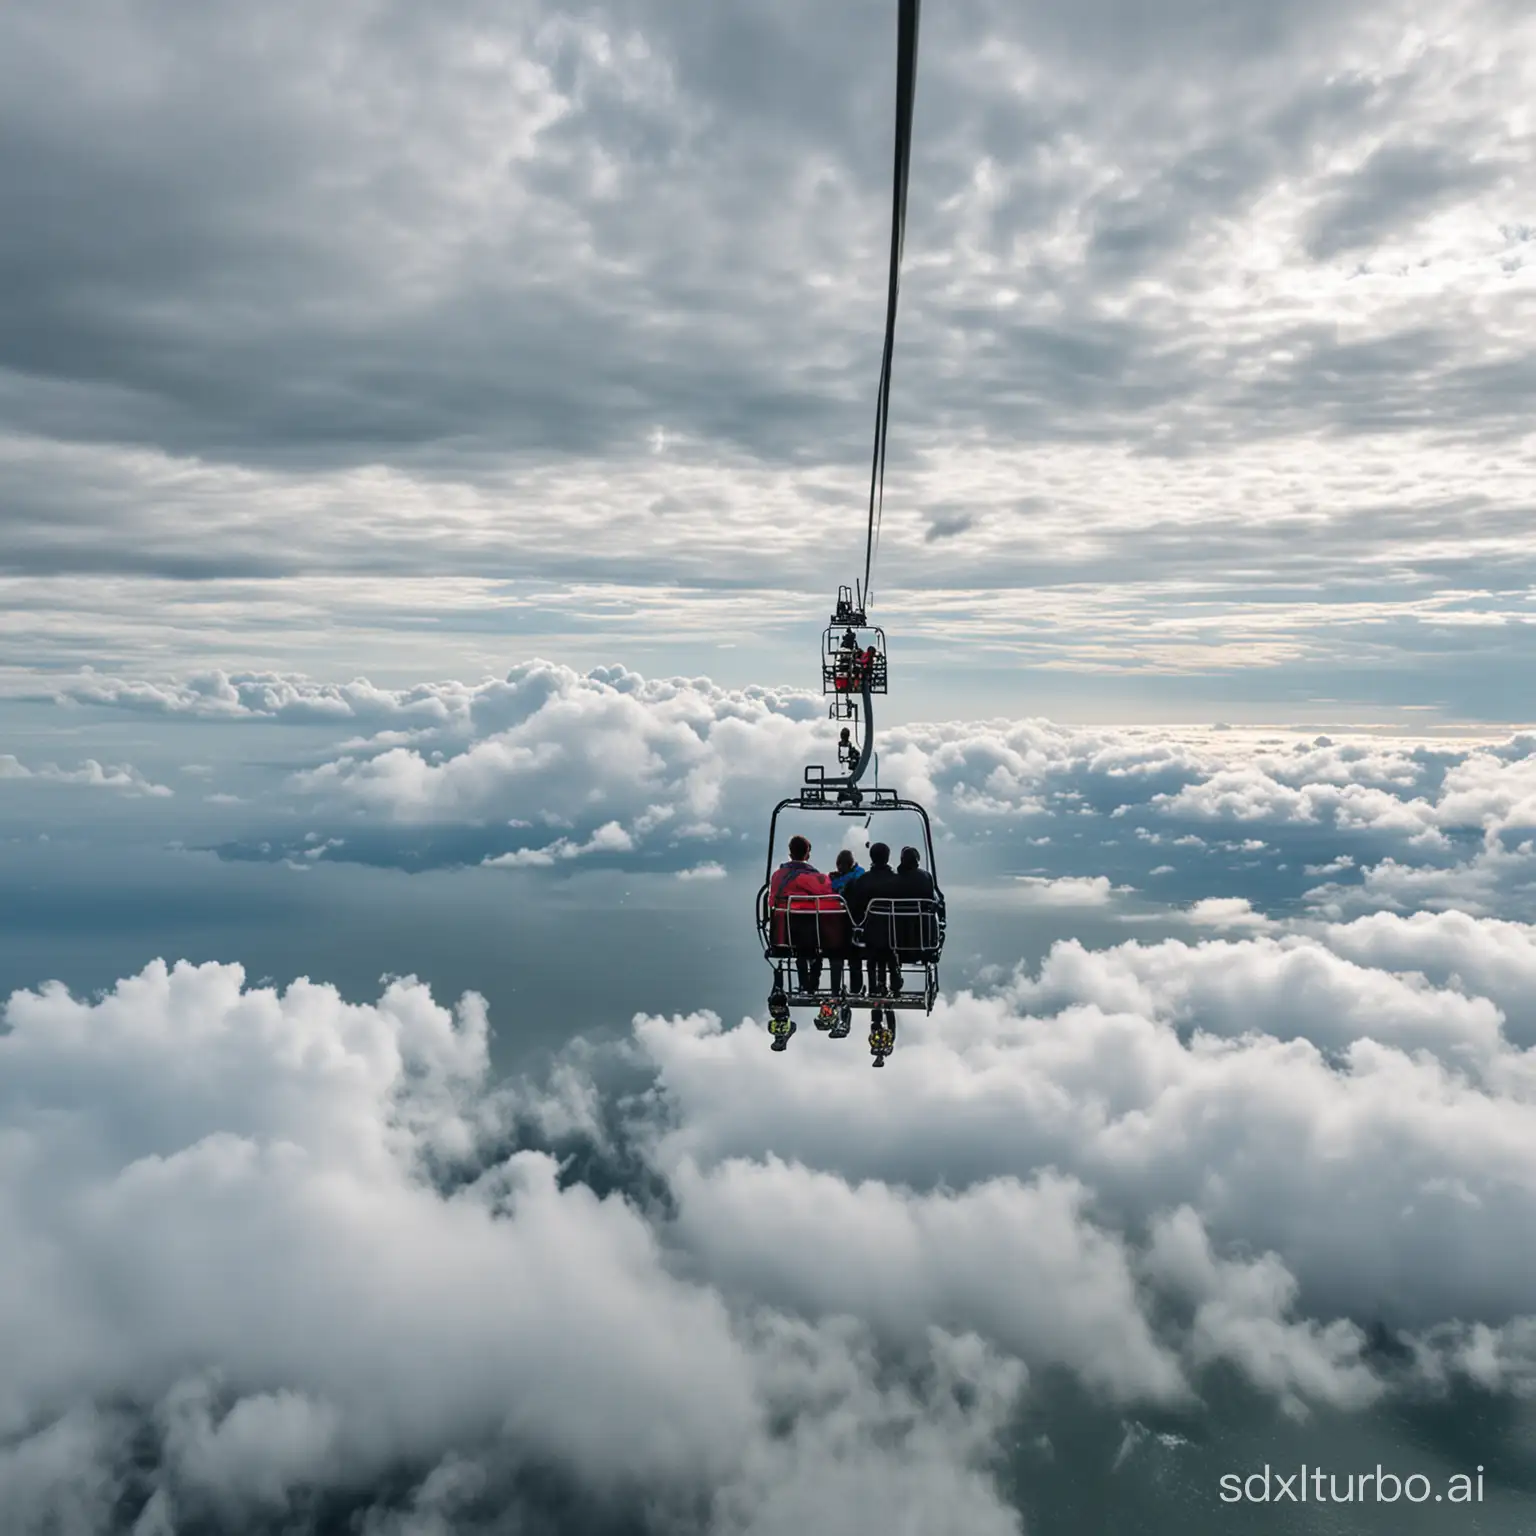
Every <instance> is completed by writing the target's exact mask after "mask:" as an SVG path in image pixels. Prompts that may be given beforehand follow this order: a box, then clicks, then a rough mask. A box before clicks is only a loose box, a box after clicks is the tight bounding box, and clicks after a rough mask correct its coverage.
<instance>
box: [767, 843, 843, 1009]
mask: <svg viewBox="0 0 1536 1536" xmlns="http://www.w3.org/2000/svg"><path fill="white" fill-rule="evenodd" d="M810 857H811V842H810V839H809V838H807V837H801V836H800V835H799V834H798V833H797V834H796V835H795V836H794V837H792V838H790V840H789V858H788V860H787V861H786V862H785V863H783V864H781V865H779V867H778V868H777V869H776V870H775V871H774V872H773V881H772V883H771V885H770V886H769V899H770V901H771V903H772V906H773V939H774V942H775V943H776V944H788V945H789V946H790V947H791V948H792V949H793V950H794V952H795V969H796V970H797V971H798V972H799V978H800V990H801V991H802V992H814V991H816V990H817V988H818V987H820V986H821V957H822V956H823V955H824V954H827V953H837V952H841V951H842V950H843V949H845V948H846V947H847V944H848V933H847V927H848V925H847V921H846V919H845V918H844V915H843V904H842V902H841V901H840V900H838V898H837V896H836V894H835V893H834V892H833V890H832V882H831V881H830V880H829V879H828V878H827V877H826V876H825V875H824V874H822V872H821V871H820V870H819V869H817V868H816V867H815V866H814V865H813V864H812V863H811V862H810ZM792 901H793V910H791V902H792Z"/></svg>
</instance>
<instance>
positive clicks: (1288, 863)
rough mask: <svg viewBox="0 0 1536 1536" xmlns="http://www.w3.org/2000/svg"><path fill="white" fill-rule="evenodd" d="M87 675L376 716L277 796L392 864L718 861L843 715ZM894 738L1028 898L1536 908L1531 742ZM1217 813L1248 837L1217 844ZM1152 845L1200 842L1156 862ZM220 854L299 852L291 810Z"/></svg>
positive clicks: (1214, 734) (1248, 910)
mask: <svg viewBox="0 0 1536 1536" xmlns="http://www.w3.org/2000/svg"><path fill="white" fill-rule="evenodd" d="M82 686H83V687H84V688H85V692H84V693H82V694H81V697H82V698H84V697H89V698H90V699H92V700H93V701H94V702H96V703H97V704H98V705H121V706H123V707H126V708H128V709H131V710H135V711H137V710H145V709H148V710H153V711H154V712H156V713H173V714H190V715H192V716H194V717H196V718H202V719H228V720H231V721H233V720H244V721H248V722H251V723H253V724H259V723H262V722H266V723H270V724H273V725H280V724H283V723H284V722H307V723H315V722H317V721H320V720H328V721H331V722H333V723H334V724H335V725H336V726H337V727H348V726H350V727H354V728H356V727H362V728H363V729H364V731H365V732H366V734H360V735H354V736H352V737H351V738H350V739H349V740H347V741H346V742H345V743H343V744H342V745H341V748H340V751H339V755H338V753H337V751H336V749H332V750H331V751H326V750H325V749H323V748H322V749H320V750H319V752H318V756H319V757H320V759H321V760H320V761H319V762H318V763H316V764H315V765H314V766H310V767H307V768H303V769H301V770H300V771H299V772H298V773H296V774H295V775H293V776H292V777H291V778H290V780H289V781H288V784H287V786H286V789H284V790H282V791H281V792H280V794H279V795H278V796H276V797H275V798H276V799H278V800H281V799H291V798H292V797H293V796H295V795H297V797H298V798H299V800H300V802H301V804H302V806H303V811H304V815H305V818H306V820H307V821H309V822H310V823H311V824H312V825H320V826H321V827H322V828H323V830H324V832H325V833H326V835H328V836H329V837H331V838H332V839H334V840H335V842H334V846H333V851H332V855H331V856H333V857H340V858H344V859H349V860H362V861H364V862H370V863H379V864H385V865H394V866H399V867H405V868H429V867H434V866H438V865H442V864H445V863H446V864H457V863H482V862H491V863H499V864H500V865H502V866H506V867H520V868H529V869H534V868H542V869H556V868H563V867H567V866H569V865H571V864H572V863H573V861H576V860H579V859H582V858H592V857H600V858H602V859H604V860H607V861H610V862H618V863H620V864H624V865H626V867H632V868H636V869H640V868H656V867H661V868H665V869H672V870H674V871H676V870H686V869H690V868H693V867H695V866H697V865H698V864H699V863H700V862H701V860H700V857H699V855H700V854H701V853H702V852H703V851H704V850H706V849H707V850H708V853H709V862H712V863H715V864H718V865H719V866H720V867H721V868H723V869H726V870H728V871H729V870H731V869H734V868H737V867H739V866H740V864H741V861H742V859H743V858H744V857H745V855H746V852H747V851H749V850H750V848H753V847H756V846H757V842H758V839H759V837H760V836H761V833H762V823H763V819H764V810H765V807H767V806H769V805H771V804H772V803H774V802H775V801H776V800H777V799H778V798H780V797H781V796H782V795H783V794H784V792H785V790H786V788H788V787H789V786H791V785H793V784H795V783H797V782H798V781H799V779H800V776H801V772H802V769H803V767H804V765H805V764H806V763H808V762H815V761H821V762H822V763H823V764H825V765H827V766H829V767H833V768H834V771H835V753H834V751H833V747H834V740H833V736H832V730H833V727H832V726H831V725H830V724H829V723H828V722H827V721H826V719H825V715H824V708H823V703H822V701H821V700H820V699H819V698H817V697H816V696H814V695H811V694H808V693H804V692H799V691H795V690H790V689H764V688H757V687H747V688H731V687H727V686H723V685H721V684H719V683H716V682H712V681H710V680H709V679H707V678H699V677H694V678H688V677H672V678H654V677H644V676H642V675H640V674H638V673H635V672H633V671H630V670H629V669H626V668H623V667H618V666H604V667H597V668H593V669H591V670H590V671H589V672H587V673H585V674H583V673H581V672H578V671H576V670H574V669H572V668H567V667H562V666H558V665H555V664H553V663H550V662H546V661H530V662H525V663H522V664H520V665H518V666H517V667H515V668H513V669H511V670H510V671H509V672H508V673H507V674H506V676H505V677H503V678H499V679H487V680H485V681H482V682H479V683H475V684H468V683H460V682H456V681H451V680H450V681H445V682H440V683H432V684H418V685H414V686H411V687H405V688H389V687H384V686H381V685H377V684H374V683H372V682H370V681H368V680H367V679H357V680H355V681H354V682H353V683H351V684H348V685H346V686H345V687H340V686H335V685H329V684H324V683H319V682H316V681H314V680H312V679H309V678H306V677H303V676H297V675H286V674H262V675H260V676H258V675H255V674H252V675H251V676H249V677H247V678H245V679H243V680H239V679H235V678H233V677H227V676H212V677H209V678H203V679H200V680H199V679H193V680H190V681H180V680H175V679H172V680H168V681H162V682H153V683H151V682H135V681H132V680H124V679H117V680H110V681H103V680H101V679H97V680H95V681H90V680H87V683H86V684H84V685H82ZM73 687H74V685H68V687H66V688H65V689H63V690H61V693H60V696H61V697H68V698H73V697H75V695H74V693H73V692H72V691H71V690H72V689H73ZM879 743H880V754H879V762H878V765H877V772H878V774H879V779H880V782H881V783H883V784H885V785H888V786H890V787H893V788H897V789H899V790H900V791H901V792H902V793H904V794H906V795H908V796H911V797H913V798H916V799H917V800H919V801H920V802H922V803H923V804H924V805H926V806H927V807H928V809H929V811H930V813H931V814H932V816H933V817H934V825H935V828H936V830H937V833H938V835H939V837H940V841H941V845H942V846H941V849H940V859H941V862H946V861H947V867H949V868H950V869H951V871H952V872H955V871H958V872H962V873H963V872H965V871H967V870H972V871H973V872H974V869H973V866H974V867H985V869H986V870H987V871H988V872H989V874H993V875H1002V874H1003V872H1004V871H1006V872H1007V875H1008V878H1009V879H1010V881H1011V883H1012V887H1013V889H1014V891H1015V893H1016V896H1017V898H1018V899H1020V900H1023V901H1034V902H1037V903H1038V902H1040V901H1042V900H1045V901H1051V902H1055V903H1056V904H1058V905H1059V904H1061V903H1062V902H1065V901H1068V900H1070V901H1071V902H1073V903H1077V904H1083V903H1091V904H1096V905H1098V904H1103V903H1104V902H1105V901H1107V900H1109V899H1110V898H1111V897H1113V896H1115V895H1124V894H1129V893H1130V892H1131V891H1133V890H1136V889H1140V888H1141V887H1142V886H1143V885H1144V883H1145V881H1147V880H1149V879H1151V878H1152V877H1153V874H1154V871H1158V872H1160V873H1159V875H1158V878H1161V877H1162V875H1164V874H1178V873H1181V872H1183V873H1185V874H1189V873H1190V872H1191V865H1190V862H1189V860H1190V859H1191V858H1193V857H1195V854H1198V857H1199V860H1200V862H1201V868H1202V870H1203V871H1204V873H1202V875H1201V878H1202V880H1205V879H1208V878H1209V877H1210V876H1211V875H1212V874H1213V873H1214V872H1215V871H1216V870H1217V869H1225V871H1226V877H1225V878H1226V879H1227V881H1228V884H1227V886H1226V892H1225V894H1224V895H1223V896H1222V897H1221V898H1219V899H1220V900H1222V901H1226V902H1228V903H1237V904H1238V905H1229V906H1228V907H1226V908H1221V907H1218V906H1214V905H1210V904H1209V903H1210V902H1212V901H1213V900H1216V899H1217V898H1212V897H1209V896H1205V897H1201V898H1199V899H1201V900H1203V901H1204V902H1205V903H1207V904H1206V905H1203V906H1201V907H1200V908H1199V909H1198V911H1194V912H1193V915H1194V917H1195V920H1197V921H1199V920H1211V919H1214V918H1216V917H1223V920H1226V921H1233V920H1241V921H1244V922H1248V923H1250V924H1259V923H1260V922H1261V921H1262V920H1263V919H1264V918H1270V919H1274V920H1287V919H1289V918H1292V917H1294V916H1295V915H1297V914H1298V913H1304V912H1305V911H1307V910H1308V909H1310V910H1312V911H1315V912H1316V913H1318V914H1320V915H1324V916H1333V917H1344V916H1348V915H1351V914H1352V913H1354V912H1357V911H1369V910H1376V909H1381V908H1385V909H1388V910H1411V909H1413V908H1414V907H1424V908H1431V909H1434V908H1450V907H1457V906H1462V907H1465V908H1467V909H1468V910H1472V911H1476V912H1478V913H1483V914H1487V915H1500V914H1505V915H1524V914H1527V913H1529V914H1532V915H1536V896H1533V895H1532V892H1533V890H1536V884H1533V872H1532V870H1531V869H1530V868H1529V867H1528V859H1529V855H1528V854H1527V853H1525V852H1522V851H1521V850H1522V846H1523V842H1524V841H1528V840H1529V839H1528V838H1526V837H1525V836H1524V833H1525V832H1527V831H1536V811H1533V810H1532V807H1533V805H1536V798H1533V788H1532V782H1531V763H1532V761H1533V758H1532V756H1531V742H1530V740H1529V738H1527V737H1526V736H1524V735H1515V736H1508V737H1504V738H1503V739H1498V738H1497V737H1483V738H1478V737H1476V736H1469V737H1459V738H1446V737H1441V736H1423V737H1420V738H1417V739H1416V738H1414V737H1411V736H1410V737H1389V736H1380V735H1374V734H1371V733H1366V732H1363V731H1361V732H1354V733H1345V732H1339V733H1336V734H1335V735H1333V736H1326V737H1320V736H1314V735H1311V734H1310V733H1303V732H1295V733H1282V734H1276V732H1275V731H1274V730H1273V729H1268V730H1265V729H1255V728H1241V729H1234V728H1230V727H1229V728H1227V729H1225V730H1221V731H1216V730H1213V729H1209V728H1201V727H1161V728H1146V727H1142V728H1129V727H1108V726H1081V725H1068V724H1063V723H1058V722H1052V721H1049V720H1044V719H1024V720H1014V721H985V720H983V721H964V720H959V721H952V722H948V723H942V724H941V723H910V724H902V725H896V726H883V727H882V729H881V733H880V736H879ZM313 761H314V759H313V758H311V762H313ZM1063 818H1065V820H1063ZM1096 818H1104V824H1103V825H1102V826H1096V825H1095V821H1096ZM1045 824H1049V825H1048V827H1046V828H1045V829H1044V830H1042V827H1043V826H1044V825H1045ZM1194 828H1201V829H1203V831H1204V833H1205V835H1204V836H1202V835H1201V832H1199V831H1195V830H1193V829H1194ZM1226 828H1230V829H1233V830H1235V831H1238V832H1239V833H1240V835H1239V836H1236V837H1222V836H1213V835H1212V833H1213V830H1220V829H1226ZM887 830H889V829H887ZM1261 833H1262V835H1258V834H1261ZM901 835H902V836H903V837H905V836H906V835H907V834H906V833H905V832H903V833H902V834H901ZM743 839H745V842H744V841H743ZM855 841H857V839H855ZM1032 850H1044V852H1043V853H1042V852H1035V851H1032ZM1153 850H1167V852H1169V853H1172V852H1179V851H1182V850H1195V854H1184V855H1182V858H1183V862H1182V863H1177V864H1169V863H1168V862H1167V858H1166V855H1165V857H1164V859H1163V860H1162V861H1161V862H1158V863H1156V864H1153V863H1152V862H1151V858H1152V853H1153ZM224 851H225V852H226V853H229V854H231V855H233V856H237V857H242V858H251V857H263V858H273V859H282V858H284V857H289V858H299V857H303V856H306V855H307V853H308V849H307V848H306V847H305V846H303V845H301V844H299V843H298V842H296V841H295V840H294V838H293V835H292V834H291V832H290V831H289V830H288V829H286V828H283V827H281V826H279V825H276V824H274V825H273V826H272V827H271V828H270V829H267V830H265V831H263V832H262V833H260V834H259V835H258V834H250V833H247V834H245V835H244V837H243V840H242V841H239V842H237V843H231V844H228V845H226V846H225V847H224ZM752 857H753V858H756V857H757V855H756V854H753V855H752ZM1025 858H1027V859H1028V861H1029V863H1030V864H1034V865H1035V866H1036V867H1035V868H1033V869H1031V870H1030V872H1029V873H1028V874H1027V875H1024V876H1023V877H1022V878H1020V877H1018V876H1017V875H1016V874H1015V873H1014V871H1015V870H1016V869H1017V862H1014V863H1013V868H1011V869H1010V868H1009V864H1010V861H1018V862H1022V861H1023V860H1024V859H1025ZM1042 858H1043V859H1044V860H1046V861H1047V862H1046V863H1045V864H1044V865H1043V866H1041V865H1040V864H1039V863H1038V862H1037V861H1039V860H1041V859H1042ZM956 860H958V864H956V863H955V861H956ZM976 860H980V865H979V866H975V863H974V861H976ZM968 861H971V862H969V863H968ZM1319 882H1322V883H1319ZM1207 889H1208V887H1207ZM1170 890H1172V888H1171V887H1170ZM1195 895H1196V893H1195V892H1194V891H1193V890H1190V889H1189V888H1188V887H1187V886H1185V887H1184V888H1182V889H1180V890H1179V891H1178V892H1177V896H1178V898H1179V899H1181V900H1182V901H1185V902H1188V901H1189V900H1190V899H1191V897H1194V896H1195ZM1244 903H1246V905H1243V904H1244ZM1184 910H1185V911H1186V914H1189V913H1190V912H1191V911H1192V909H1191V908H1188V907H1186V908H1185V909H1184ZM1125 916H1126V917H1127V918H1128V919H1131V918H1134V914H1125Z"/></svg>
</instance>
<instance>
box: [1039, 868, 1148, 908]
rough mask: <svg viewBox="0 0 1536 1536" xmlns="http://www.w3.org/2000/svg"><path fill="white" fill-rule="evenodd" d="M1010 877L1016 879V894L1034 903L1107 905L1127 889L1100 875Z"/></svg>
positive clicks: (1083, 905)
mask: <svg viewBox="0 0 1536 1536" xmlns="http://www.w3.org/2000/svg"><path fill="white" fill-rule="evenodd" d="M1014 878H1015V879H1016V880H1017V882H1018V884H1017V887H1016V889H1017V893H1018V895H1019V896H1020V897H1022V898H1023V899H1024V900H1025V901H1027V902H1028V903H1029V904H1031V905H1036V906H1046V907H1107V906H1108V905H1109V904H1110V902H1111V901H1113V900H1114V898H1115V897H1116V896H1119V895H1124V894H1125V893H1126V892H1128V891H1129V890H1130V887H1129V886H1126V885H1116V886H1112V885H1110V883H1109V880H1108V879H1107V878H1106V877H1105V876H1104V875H1092V876H1088V877H1081V876H1070V875H1068V876H1064V877H1063V878H1061V879H1059V880H1049V879H1046V878H1045V877H1043V876H1041V875H1017V876H1015V877H1014Z"/></svg>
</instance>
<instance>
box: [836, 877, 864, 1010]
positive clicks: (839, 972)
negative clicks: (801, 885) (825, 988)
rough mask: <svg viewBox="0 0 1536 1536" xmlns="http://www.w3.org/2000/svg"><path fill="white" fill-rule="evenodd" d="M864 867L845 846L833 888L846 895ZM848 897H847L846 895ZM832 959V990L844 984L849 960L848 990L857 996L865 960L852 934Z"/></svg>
mask: <svg viewBox="0 0 1536 1536" xmlns="http://www.w3.org/2000/svg"><path fill="white" fill-rule="evenodd" d="M863 873H864V871H863V869H862V868H861V867H860V866H859V865H858V864H857V863H855V862H854V857H853V854H852V853H851V852H850V851H849V850H848V849H847V848H844V849H843V851H842V852H841V853H840V854H838V856H837V869H836V870H835V871H834V872H833V874H832V876H831V879H832V889H833V891H834V892H835V893H836V894H837V895H839V896H844V893H845V889H846V887H847V886H849V885H851V884H852V883H853V882H854V881H855V880H857V879H858V878H859V876H860V875H862V874H863ZM845 899H846V897H845ZM831 959H832V990H833V991H834V992H836V991H838V990H839V989H840V988H841V987H842V984H843V962H844V960H846V961H847V962H848V992H849V995H850V996H852V997H857V996H858V995H859V994H860V993H861V992H862V991H863V990H864V961H863V959H862V957H861V956H860V955H859V952H858V951H857V950H856V949H854V947H853V943H852V936H851V935H850V938H849V945H848V948H847V950H846V951H845V952H844V953H843V954H841V955H833V956H832V957H831Z"/></svg>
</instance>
